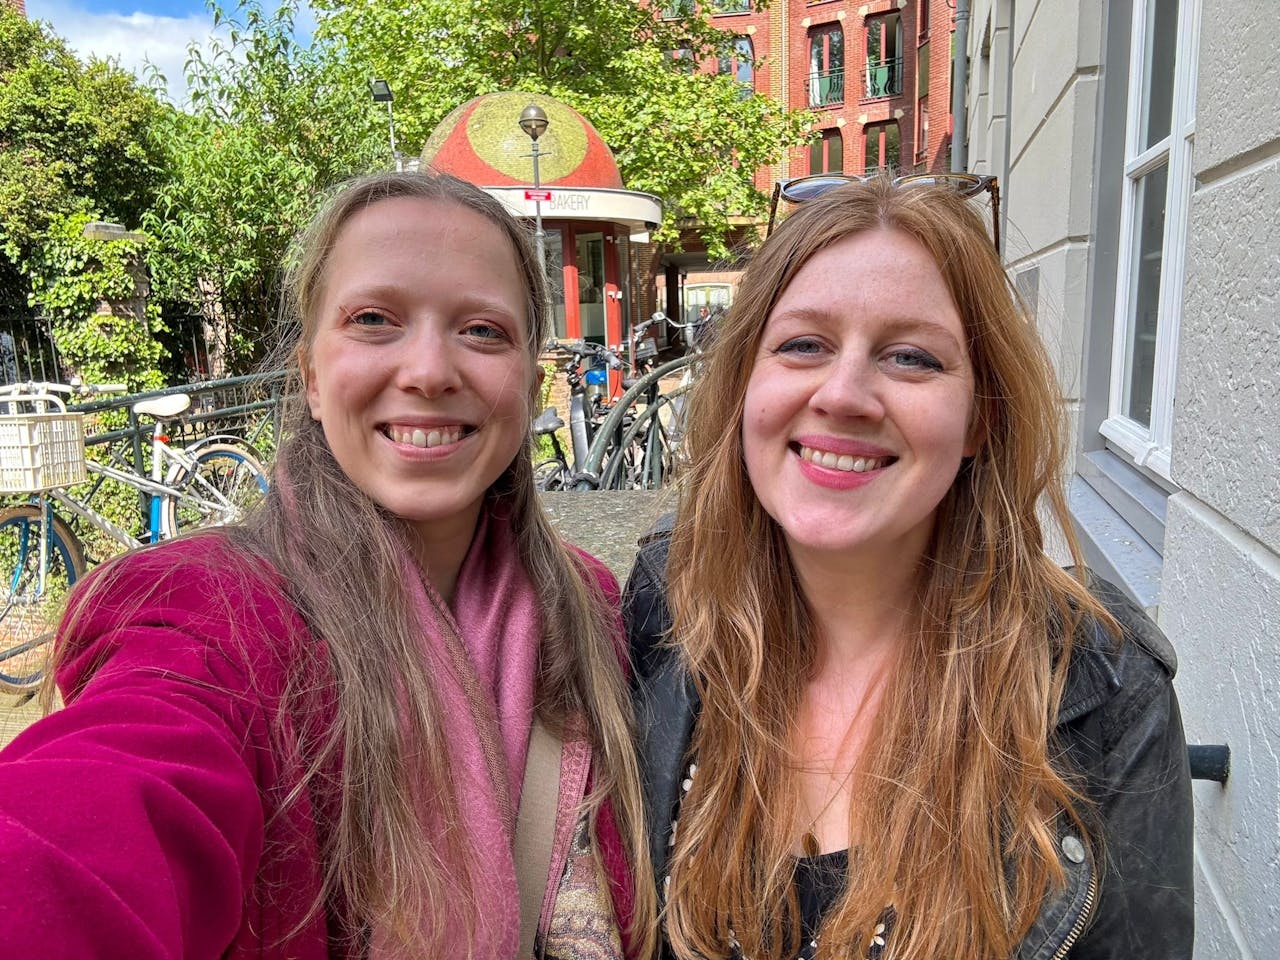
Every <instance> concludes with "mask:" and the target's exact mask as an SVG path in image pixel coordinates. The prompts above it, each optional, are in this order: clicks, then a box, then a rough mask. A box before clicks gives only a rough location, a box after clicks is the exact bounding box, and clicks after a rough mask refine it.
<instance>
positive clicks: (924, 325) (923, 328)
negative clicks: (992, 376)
mask: <svg viewBox="0 0 1280 960" xmlns="http://www.w3.org/2000/svg"><path fill="white" fill-rule="evenodd" d="M769 320H771V321H775V322H777V321H799V322H801V323H806V322H808V323H819V324H829V323H831V322H832V321H833V317H832V314H831V312H830V311H828V310H825V309H822V308H819V307H803V306H801V307H796V308H795V309H793V310H786V311H784V312H782V313H776V314H774V315H773V316H771V317H769ZM768 322H769V321H766V323H768ZM885 327H886V328H887V329H888V330H890V331H892V332H894V333H916V332H921V333H933V334H936V335H938V336H941V337H945V338H946V339H947V340H949V341H951V342H952V343H954V344H955V345H956V346H957V347H959V346H963V345H964V341H963V340H958V339H957V338H956V335H955V334H954V333H952V332H951V330H950V329H948V328H947V327H946V326H944V325H943V324H941V323H939V322H938V321H936V320H929V319H927V318H925V317H913V316H903V317H891V318H889V319H888V320H887V321H886V322H885Z"/></svg>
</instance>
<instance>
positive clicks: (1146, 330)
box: [1123, 166, 1169, 427]
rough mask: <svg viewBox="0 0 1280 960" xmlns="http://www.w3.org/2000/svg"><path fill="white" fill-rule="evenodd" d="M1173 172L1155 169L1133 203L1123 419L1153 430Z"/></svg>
mask: <svg viewBox="0 0 1280 960" xmlns="http://www.w3.org/2000/svg"><path fill="white" fill-rule="evenodd" d="M1168 185H1169V168H1168V167H1167V166H1162V167H1159V168H1157V169H1155V170H1152V171H1151V172H1150V173H1148V174H1147V175H1146V176H1144V177H1142V178H1141V179H1140V180H1139V181H1138V183H1137V185H1136V189H1137V191H1138V196H1137V202H1136V203H1135V204H1134V223H1135V227H1136V230H1135V234H1134V244H1133V267H1132V270H1131V271H1130V274H1131V276H1132V277H1133V280H1132V283H1133V289H1132V292H1131V293H1130V295H1129V297H1130V299H1129V330H1128V342H1127V343H1126V346H1125V371H1124V376H1125V385H1124V404H1123V410H1124V414H1125V416H1127V417H1129V418H1130V419H1131V420H1136V421H1137V422H1138V423H1141V424H1142V425H1144V426H1147V427H1150V426H1151V388H1152V385H1153V384H1154V382H1155V371H1156V330H1157V328H1158V326H1159V321H1160V271H1161V267H1162V265H1163V264H1162V262H1161V260H1162V251H1163V248H1164V205H1165V196H1166V194H1167V192H1168V189H1167V188H1168Z"/></svg>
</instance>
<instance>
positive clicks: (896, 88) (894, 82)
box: [865, 57, 902, 100]
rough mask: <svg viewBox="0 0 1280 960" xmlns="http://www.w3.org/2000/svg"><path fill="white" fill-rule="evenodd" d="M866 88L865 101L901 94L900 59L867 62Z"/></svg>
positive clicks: (892, 58) (891, 58)
mask: <svg viewBox="0 0 1280 960" xmlns="http://www.w3.org/2000/svg"><path fill="white" fill-rule="evenodd" d="M866 79H867V87H866V90H867V92H866V94H865V99H867V100H874V99H876V98H878V97H896V96H897V95H898V94H900V93H902V58H901V57H890V58H888V59H882V60H870V59H868V60H867V77H866Z"/></svg>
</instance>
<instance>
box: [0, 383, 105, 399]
mask: <svg viewBox="0 0 1280 960" xmlns="http://www.w3.org/2000/svg"><path fill="white" fill-rule="evenodd" d="M128 390H129V388H128V387H127V386H125V385H124V384H123V383H81V382H80V381H79V380H72V381H71V382H70V383H48V382H43V381H40V380H27V381H26V382H24V383H6V384H4V385H0V396H3V397H9V398H12V399H18V398H21V397H25V396H41V395H43V396H52V395H54V394H58V393H65V394H66V395H67V396H69V397H94V396H99V395H101V394H106V393H127V392H128Z"/></svg>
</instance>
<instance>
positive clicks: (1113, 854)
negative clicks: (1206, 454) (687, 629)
mask: <svg viewBox="0 0 1280 960" xmlns="http://www.w3.org/2000/svg"><path fill="white" fill-rule="evenodd" d="M667 544H668V538H667V535H666V534H665V533H662V532H659V533H656V534H652V535H650V536H649V537H647V538H645V540H642V541H641V551H640V555H639V557H638V558H637V560H636V565H635V567H634V568H633V570H632V572H631V576H630V578H629V580H628V582H627V587H626V591H625V593H624V597H623V614H624V617H625V620H626V624H627V631H628V636H629V638H630V642H631V650H632V657H633V661H634V670H635V672H634V677H635V682H636V710H637V717H638V722H639V740H640V750H641V762H642V764H643V773H644V788H645V800H646V803H647V810H648V812H647V817H648V828H649V845H650V853H651V855H652V857H653V863H654V869H655V870H656V871H657V875H658V877H659V878H662V877H664V876H665V874H666V860H667V849H668V841H669V840H670V836H671V821H672V817H673V816H674V814H675V812H676V807H677V802H678V798H679V791H680V781H681V779H682V777H683V771H684V764H685V762H686V753H687V751H688V747H689V742H690V738H691V736H692V734H693V727H694V723H695V722H696V720H697V714H698V701H697V694H696V693H695V692H694V689H693V685H692V683H691V682H690V681H689V678H688V675H687V673H686V672H685V669H684V667H683V665H682V664H681V663H680V660H679V657H678V656H677V655H676V653H675V652H674V651H673V649H672V648H671V647H669V646H667V645H664V644H661V643H660V642H659V641H660V640H661V639H662V638H663V637H664V636H665V635H666V634H667V633H668V631H669V630H670V626H671V619H670V614H669V612H668V610H667V604H666V596H665V587H666V582H665V567H666V558H667ZM1094 594H1095V596H1097V597H1098V598H1099V599H1100V600H1102V602H1103V603H1104V604H1105V605H1106V606H1107V608H1108V609H1109V610H1110V611H1111V612H1112V613H1113V614H1114V615H1115V616H1116V618H1117V619H1118V620H1119V621H1120V623H1121V625H1122V626H1123V627H1124V642H1123V643H1122V644H1121V645H1120V646H1119V648H1117V647H1116V645H1115V644H1114V642H1112V641H1111V639H1110V637H1109V635H1107V634H1105V633H1104V632H1102V631H1100V630H1097V629H1095V628H1090V629H1088V630H1085V631H1083V632H1084V635H1083V636H1082V637H1081V638H1080V639H1079V640H1078V641H1077V643H1076V645H1075V648H1074V653H1073V655H1072V660H1071V666H1070V669H1069V671H1068V676H1067V685H1066V689H1065V691H1064V694H1063V698H1062V704H1061V707H1060V709H1059V713H1058V728H1057V731H1056V733H1057V738H1058V742H1059V744H1060V745H1061V746H1062V748H1063V750H1064V752H1065V755H1066V756H1067V758H1068V761H1067V762H1069V763H1070V765H1071V767H1072V768H1073V769H1075V770H1082V771H1086V782H1087V788H1086V789H1087V792H1088V796H1089V798H1090V799H1091V800H1092V801H1093V802H1094V804H1095V805H1096V809H1097V813H1098V816H1099V820H1100V839H1101V843H1100V844H1097V843H1095V844H1094V846H1096V847H1098V848H1099V859H1101V861H1102V863H1101V866H1100V865H1099V864H1098V863H1096V862H1094V857H1093V856H1092V855H1090V854H1087V853H1086V852H1085V849H1086V848H1085V846H1084V845H1083V844H1081V843H1080V841H1079V839H1078V838H1076V837H1074V836H1071V834H1070V833H1069V832H1068V831H1067V829H1066V828H1065V827H1064V828H1063V829H1062V830H1061V831H1060V836H1059V852H1060V860H1061V863H1062V866H1063V868H1064V870H1065V871H1066V875H1067V884H1066V886H1065V888H1064V889H1062V890H1061V891H1059V892H1057V893H1055V894H1053V895H1051V896H1050V897H1049V898H1047V899H1046V901H1045V904H1044V907H1043V908H1042V909H1041V911H1040V916H1039V917H1038V918H1037V920H1036V923H1035V925H1034V926H1033V927H1032V929H1031V932H1030V933H1029V934H1028V935H1027V936H1026V938H1025V939H1024V940H1023V942H1022V944H1021V945H1020V946H1019V948H1018V951H1017V953H1016V954H1015V957H1014V960H1063V958H1066V957H1071V958H1073V960H1112V958H1114V960H1122V958H1123V960H1180V958H1190V957H1191V943H1192V936H1193V932H1194V911H1193V887H1192V859H1191V858H1192V853H1191V844H1192V812H1191V778H1190V772H1189V770H1188V766H1187V749H1186V744H1185V742H1184V740H1183V734H1182V720H1181V717H1180V716H1179V713H1178V701H1177V697H1176V696H1175V695H1174V692H1173V685H1172V682H1171V681H1172V678H1173V674H1174V670H1175V668H1176V661H1175V657H1174V652H1173V648H1172V647H1171V646H1170V645H1169V642H1168V641H1167V640H1166V639H1165V637H1164V635H1163V634H1162V633H1161V632H1160V631H1159V630H1158V629H1157V628H1156V626H1155V625H1154V624H1152V623H1151V621H1150V620H1148V619H1147V618H1146V616H1145V615H1144V614H1143V613H1142V611H1141V610H1139V609H1138V608H1137V607H1135V606H1133V605H1132V604H1131V603H1129V602H1128V600H1126V599H1125V598H1124V597H1123V596H1122V595H1121V594H1120V593H1119V592H1118V591H1117V590H1116V589H1115V588H1114V587H1112V586H1111V585H1110V584H1107V583H1105V582H1103V581H1096V582H1095V587H1094ZM659 882H661V879H660V880H659ZM660 892H661V891H660Z"/></svg>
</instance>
